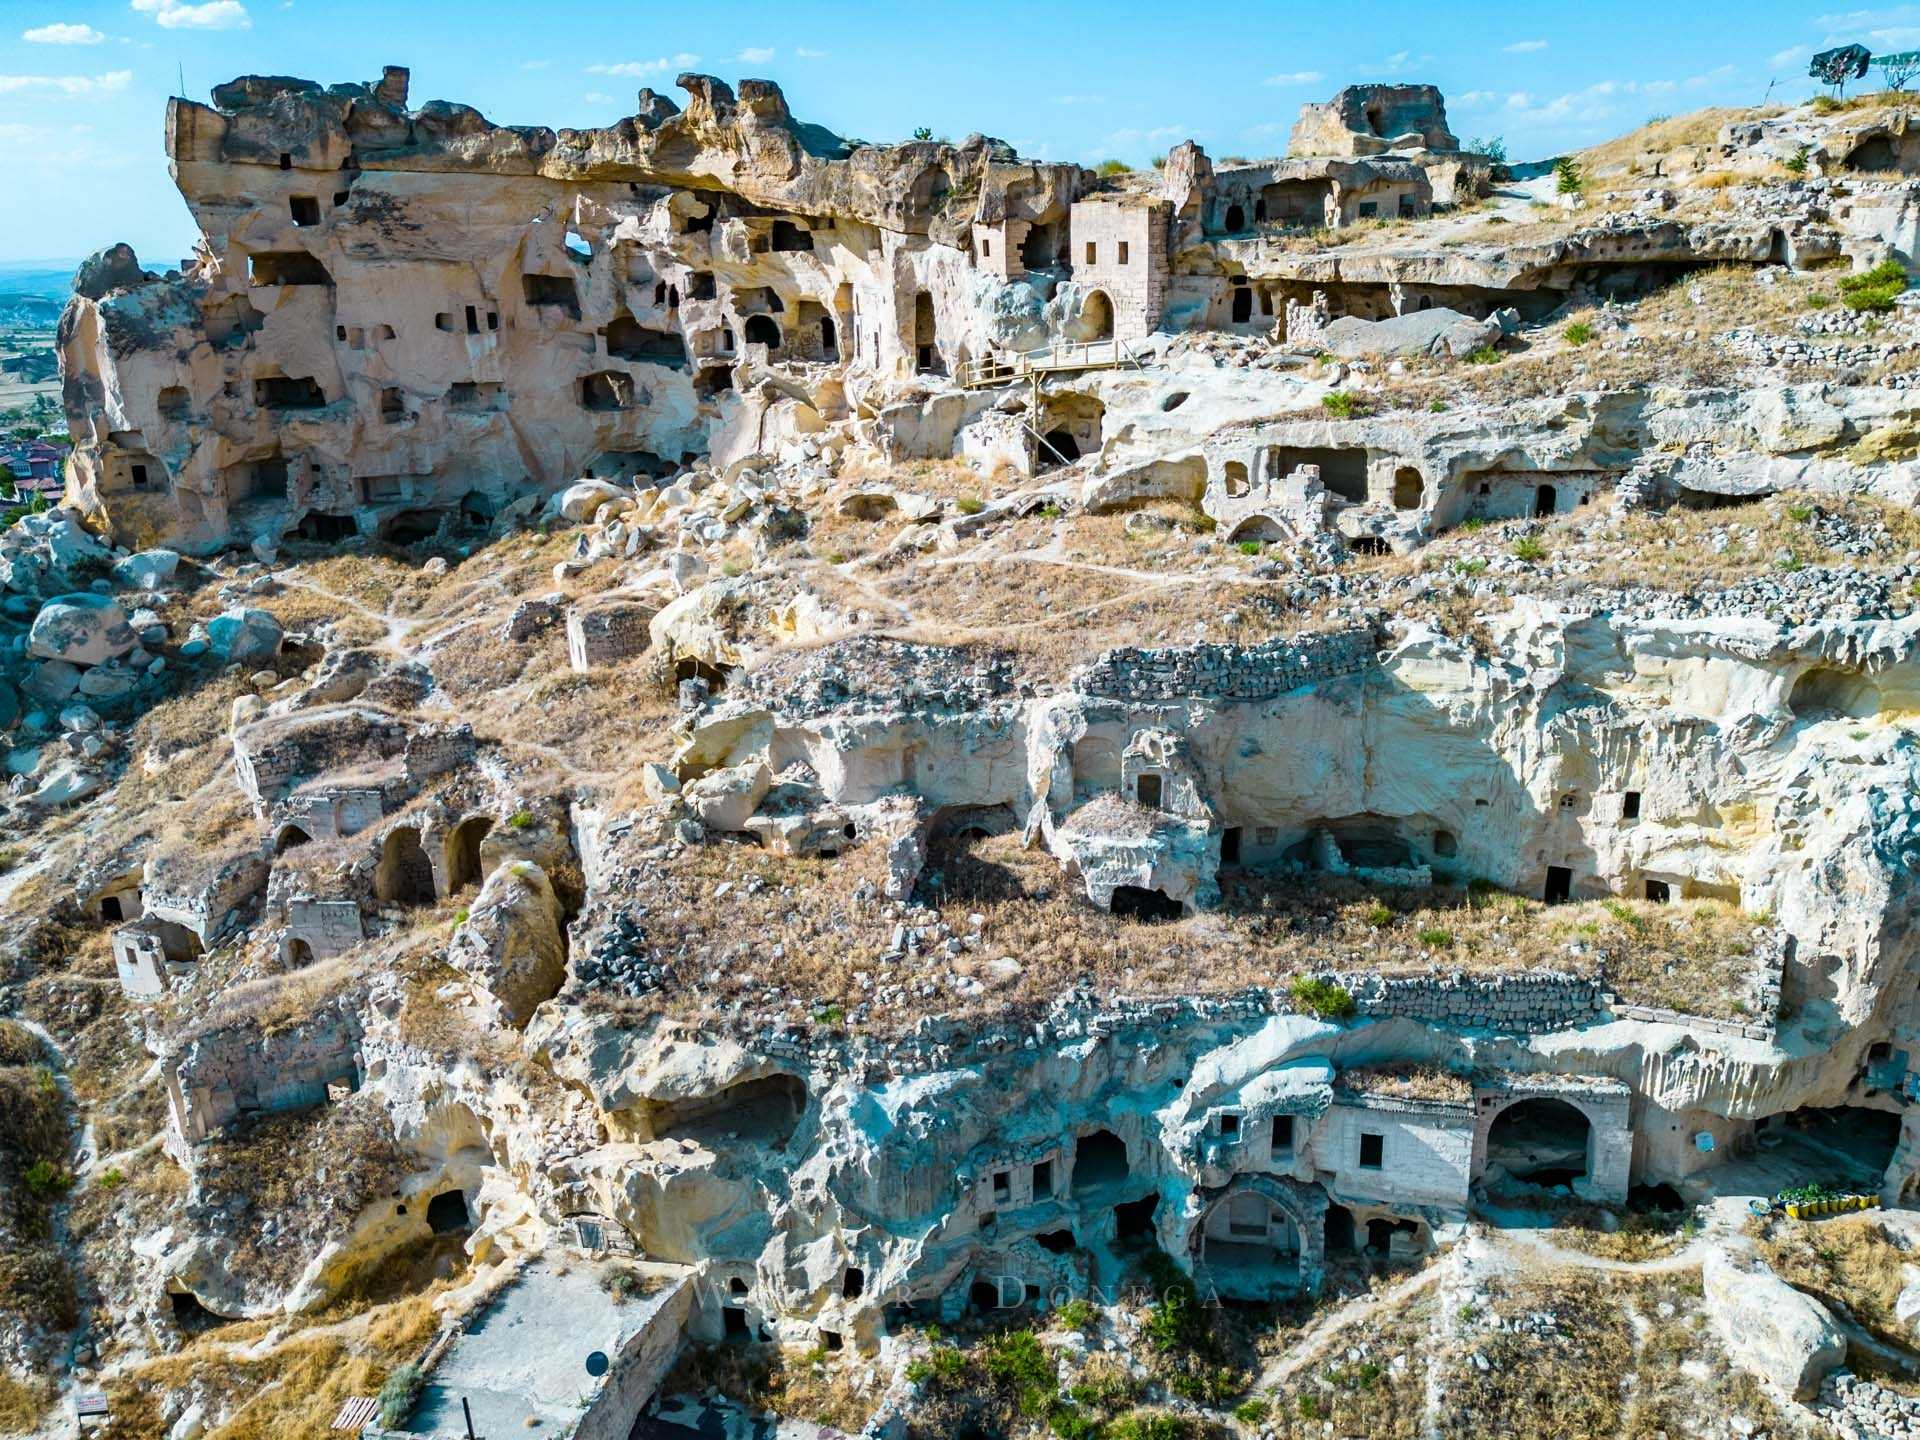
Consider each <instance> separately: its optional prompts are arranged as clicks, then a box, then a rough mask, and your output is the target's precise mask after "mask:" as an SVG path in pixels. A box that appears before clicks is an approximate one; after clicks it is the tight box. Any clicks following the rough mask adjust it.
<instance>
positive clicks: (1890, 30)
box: [1813, 5, 1920, 52]
mask: <svg viewBox="0 0 1920 1440" xmlns="http://www.w3.org/2000/svg"><path fill="white" fill-rule="evenodd" d="M1813 23H1814V24H1815V25H1817V26H1820V27H1821V28H1822V29H1824V30H1825V31H1826V40H1825V42H1824V43H1826V44H1828V45H1849V44H1852V43H1854V42H1855V41H1858V42H1859V43H1860V44H1862V45H1865V46H1866V47H1867V48H1868V49H1869V50H1873V51H1877V52H1884V51H1888V50H1910V49H1912V48H1914V47H1915V46H1920V5H1892V6H1888V7H1887V8H1885V9H1882V10H1845V11H1841V12H1840V13H1838V14H1834V15H1821V16H1818V17H1817V18H1815V20H1814V22H1813Z"/></svg>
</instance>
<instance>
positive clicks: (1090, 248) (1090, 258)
mask: <svg viewBox="0 0 1920 1440" xmlns="http://www.w3.org/2000/svg"><path fill="white" fill-rule="evenodd" d="M1098 253H1099V252H1098V251H1097V250H1096V249H1095V245H1094V242H1093V241H1091V240H1089V241H1088V242H1087V264H1089V265H1091V264H1093V263H1094V256H1095V255H1096V254H1098Z"/></svg>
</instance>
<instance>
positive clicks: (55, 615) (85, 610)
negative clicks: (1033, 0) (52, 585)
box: [27, 593, 135, 665]
mask: <svg viewBox="0 0 1920 1440" xmlns="http://www.w3.org/2000/svg"><path fill="white" fill-rule="evenodd" d="M134 643H135V641H134V635H133V627H132V626H131V625H129V624H128V623H127V614H126V611H124V610H122V609H121V608H120V607H119V606H118V605H116V604H115V603H114V602H113V601H111V600H109V599H107V598H106V597H105V596H104V595H90V594H85V593H75V594H70V595H62V596H60V597H59V598H58V599H56V600H51V601H49V602H48V603H47V604H46V605H44V606H42V607H41V610H40V613H39V614H38V615H36V616H34V618H33V628H32V630H31V631H29V632H28V635H27V648H28V650H29V651H30V652H31V653H32V654H34V655H38V656H41V657H42V658H44V659H48V660H64V661H66V662H68V663H69V664H72V665H101V664H104V663H105V662H106V661H108V660H115V659H118V658H119V657H120V656H122V655H125V654H126V653H127V652H128V651H129V650H131V649H133V647H134Z"/></svg>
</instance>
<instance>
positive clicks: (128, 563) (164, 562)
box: [113, 550, 180, 590]
mask: <svg viewBox="0 0 1920 1440" xmlns="http://www.w3.org/2000/svg"><path fill="white" fill-rule="evenodd" d="M179 568H180V552H179V551H177V550H142V551H140V552H139V553H138V554H135V555H129V556H127V557H126V558H125V559H124V560H122V561H120V562H119V563H118V564H116V565H115V566H114V567H113V574H114V578H115V579H117V580H119V581H120V583H121V584H123V585H131V586H133V587H134V589H136V590H158V589H159V588H160V587H161V586H162V585H164V584H166V583H167V582H168V581H169V580H171V579H173V577H174V574H175V572H176V571H178V570H179Z"/></svg>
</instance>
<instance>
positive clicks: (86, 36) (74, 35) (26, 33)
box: [20, 23, 107, 45]
mask: <svg viewBox="0 0 1920 1440" xmlns="http://www.w3.org/2000/svg"><path fill="white" fill-rule="evenodd" d="M20 38H21V39H22V40H24V41H26V42H27V43H28V44H29V45H98V44H99V43H100V42H101V41H103V40H105V39H106V38H107V37H106V36H105V35H102V34H101V33H100V32H99V31H98V30H96V29H94V28H93V27H92V26H91V25H69V24H65V23H58V24H53V25H36V26H34V28H33V29H31V30H23V31H22V32H21V33H20Z"/></svg>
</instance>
